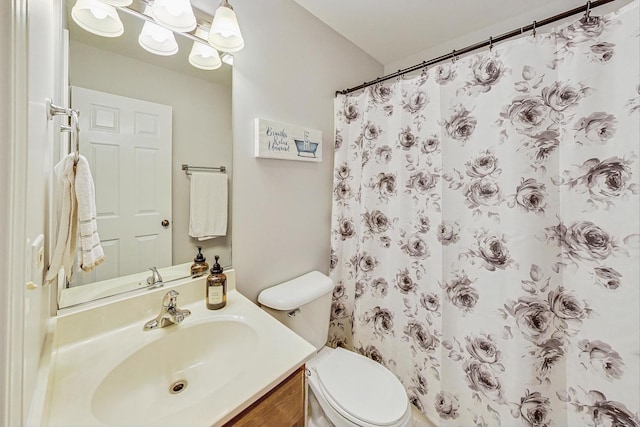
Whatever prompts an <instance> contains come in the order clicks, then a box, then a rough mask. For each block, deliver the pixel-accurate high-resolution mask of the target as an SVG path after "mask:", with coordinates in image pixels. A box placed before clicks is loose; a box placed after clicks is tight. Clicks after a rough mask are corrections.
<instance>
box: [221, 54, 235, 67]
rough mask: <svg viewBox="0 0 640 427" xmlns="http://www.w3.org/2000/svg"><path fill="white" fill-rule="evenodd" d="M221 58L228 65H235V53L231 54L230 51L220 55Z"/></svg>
mask: <svg viewBox="0 0 640 427" xmlns="http://www.w3.org/2000/svg"><path fill="white" fill-rule="evenodd" d="M220 59H221V60H222V62H224V63H225V64H227V65H231V66H232V67H233V55H231V54H230V53H226V52H225V53H223V54H222V55H221V56H220Z"/></svg>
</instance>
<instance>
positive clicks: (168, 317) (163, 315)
mask: <svg viewBox="0 0 640 427" xmlns="http://www.w3.org/2000/svg"><path fill="white" fill-rule="evenodd" d="M178 295H179V294H178V292H176V291H174V290H173V289H172V290H170V291H169V292H167V293H166V294H165V296H164V298H163V299H162V308H161V309H160V314H158V316H157V317H156V318H155V319H151V320H149V321H148V322H147V323H145V324H144V328H143V329H144V330H145V331H149V330H151V329H156V328H164V327H165V326H169V325H173V324H178V323H182V321H183V320H184V319H185V318H186V317H187V316H189V315H191V311H189V310H182V309H180V308H178V306H177V304H176V300H177V299H178Z"/></svg>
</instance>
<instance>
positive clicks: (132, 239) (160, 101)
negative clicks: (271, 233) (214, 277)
mask: <svg viewBox="0 0 640 427" xmlns="http://www.w3.org/2000/svg"><path fill="white" fill-rule="evenodd" d="M75 2H76V0H68V1H67V2H66V3H65V6H66V13H65V16H66V17H65V19H64V22H65V28H66V29H67V30H68V39H69V42H68V54H67V56H68V58H67V59H66V60H62V61H61V62H62V63H63V66H65V67H66V73H63V74H66V76H65V77H64V79H65V82H64V85H65V86H67V85H68V86H69V87H70V91H69V96H70V105H71V106H72V108H77V107H76V106H77V105H82V106H83V107H82V108H79V109H80V123H81V128H80V135H81V138H80V142H81V143H80V153H81V154H83V155H84V156H85V157H87V159H88V160H89V163H90V165H91V168H92V174H93V175H94V180H95V181H96V208H97V217H98V218H113V217H118V216H120V215H122V213H123V212H124V211H126V210H135V211H136V212H142V214H141V215H139V218H137V219H136V220H135V221H133V220H126V221H124V222H121V223H119V224H118V225H116V226H114V227H111V228H117V229H118V230H120V231H121V232H123V233H124V231H123V230H124V229H125V228H127V229H128V228H131V227H132V224H133V222H136V221H142V222H145V227H143V228H146V229H147V231H143V232H139V231H135V230H133V231H132V233H133V234H134V235H132V236H128V237H122V238H121V237H117V238H114V237H113V236H112V235H111V230H109V229H108V228H109V227H108V226H105V227H104V232H103V233H102V232H101V229H100V227H101V225H100V222H99V226H98V232H99V234H100V237H101V240H102V241H103V248H104V251H105V255H106V259H105V261H104V263H103V264H102V265H100V266H98V267H97V268H95V269H94V270H93V271H91V272H89V273H85V272H82V271H78V268H77V266H76V265H74V274H73V277H72V280H71V281H70V282H69V283H66V281H62V282H59V284H58V287H59V292H58V296H59V298H58V307H59V308H65V307H69V306H73V305H77V304H80V303H84V302H87V301H91V300H95V299H98V298H104V297H107V296H111V295H113V294H117V293H121V292H128V291H131V290H137V289H141V288H144V287H145V286H146V285H147V283H146V277H147V276H150V274H149V273H150V271H149V267H152V266H154V267H158V268H159V269H160V271H161V273H162V274H163V279H164V280H165V281H169V280H171V279H177V278H180V277H186V276H188V275H189V268H188V267H189V266H188V263H191V262H193V258H194V256H195V255H196V253H197V252H198V250H197V246H202V253H203V254H204V255H205V256H206V258H207V262H208V263H209V264H210V265H212V263H213V262H214V255H219V256H220V263H221V264H222V265H223V266H225V267H229V266H230V265H231V234H230V232H231V221H230V220H231V213H230V211H228V224H227V233H226V235H225V236H221V237H216V238H214V239H208V240H203V241H199V240H198V239H195V238H192V237H190V236H189V207H190V182H191V177H190V176H189V175H188V174H187V173H186V171H185V170H183V169H182V165H183V164H187V165H189V166H199V167H220V166H224V167H225V168H226V171H225V173H226V175H227V177H228V194H229V198H228V209H230V207H231V195H232V191H231V182H232V179H231V177H232V167H231V166H232V165H231V160H232V157H231V156H232V124H231V77H232V67H231V66H229V65H227V64H225V63H223V64H222V66H221V67H220V68H218V69H216V70H211V71H205V70H201V69H198V68H195V67H193V66H192V65H190V63H189V60H188V57H189V53H190V51H191V48H192V46H193V43H194V42H193V41H192V40H190V39H188V38H186V37H182V36H180V35H179V34H176V41H177V43H178V53H176V54H174V55H171V56H158V55H154V54H151V53H149V52H147V51H146V50H144V49H143V48H142V47H141V46H140V45H139V43H138V35H139V34H140V32H141V30H142V28H143V24H144V21H142V20H140V19H139V18H136V17H133V16H131V15H129V14H127V13H124V12H122V11H120V13H119V16H120V19H121V20H122V22H123V25H124V34H122V35H121V36H119V37H114V38H107V37H100V36H96V35H94V34H92V33H89V32H87V31H85V30H83V29H82V28H80V27H79V26H78V25H77V24H76V23H75V22H74V20H73V19H72V18H71V9H72V7H73V6H74V4H75ZM134 5H135V3H134ZM138 7H139V6H138ZM194 12H195V13H196V17H197V18H198V19H199V21H200V19H205V20H206V19H207V15H206V13H205V12H202V11H199V10H198V9H194ZM209 22H210V17H209ZM65 62H66V64H65ZM86 97H89V98H90V99H89V101H86V99H85V98H86ZM92 97H95V98H92ZM112 97H114V98H112ZM113 99H115V100H116V101H114V102H124V103H125V104H128V103H129V102H131V103H134V107H133V110H135V111H140V110H136V108H137V107H136V106H137V105H139V104H135V103H136V102H141V103H142V105H146V104H145V103H148V105H152V106H155V105H160V106H166V107H170V108H169V110H168V111H169V113H168V114H169V116H168V117H169V118H168V119H161V120H160V121H157V122H154V121H149V120H147V119H148V117H150V116H153V115H154V114H153V113H150V115H148V116H145V113H144V112H143V113H140V114H138V116H139V117H138V116H136V117H138V119H140V117H142V119H141V120H138V121H137V122H136V121H134V124H133V125H132V126H133V133H132V134H131V135H124V130H125V129H124V128H126V127H127V126H128V125H126V123H125V121H124V119H123V120H122V122H121V123H122V124H121V125H120V124H119V123H120V122H119V121H118V120H120V119H122V117H120V116H119V114H121V113H120V112H119V109H118V108H115V107H113V106H112V105H110V102H111V101H112V100H113ZM118 105H120V104H118ZM88 106H89V107H88ZM96 106H97V107H96ZM85 110H86V111H85ZM121 115H122V116H124V113H122V114H121ZM145 117H146V118H147V119H145ZM166 120H170V124H171V126H170V127H169V129H170V130H169V133H170V139H171V141H170V145H171V148H170V150H169V151H168V152H167V156H169V157H170V159H169V160H168V161H167V162H165V166H163V167H162V169H161V170H158V167H157V166H156V160H158V159H156V158H155V157H154V156H156V154H154V155H153V156H151V157H145V156H144V155H139V153H138V154H136V153H135V152H134V153H132V154H131V155H130V156H129V157H131V158H130V159H128V160H127V163H130V165H129V167H125V165H124V164H123V161H122V159H120V160H118V154H117V153H118V148H117V147H116V148H114V145H113V144H112V141H113V140H114V139H117V138H118V137H119V138H121V139H123V140H124V141H125V143H130V142H131V141H132V140H133V141H135V140H136V138H138V136H137V135H138V134H144V133H145V132H146V133H153V132H155V131H157V130H158V128H164V127H166V126H164V125H166ZM96 127H97V128H101V129H99V130H100V131H101V132H93V131H94V130H95V129H96ZM129 127H131V126H129ZM142 137H144V135H143V136H142ZM66 138H68V136H66V135H64V134H61V137H60V153H61V155H62V154H64V153H65V152H68V151H69V149H70V147H69V144H68V140H67V139H66ZM87 138H88V139H87ZM129 160H130V161H129ZM158 164H159V163H158ZM207 173H221V172H219V171H215V170H214V171H211V172H207ZM158 181H163V182H164V185H165V188H167V189H168V190H166V191H164V190H160V191H159V190H158V189H157V188H156V185H159V184H158ZM140 182H144V185H139V184H140ZM121 192H130V193H131V194H129V196H128V197H127V198H126V199H127V200H130V201H132V203H133V204H134V205H135V206H133V207H129V206H125V202H124V201H123V200H124V199H123V198H118V194H119V193H121ZM158 197H165V198H166V199H168V202H169V203H170V206H171V207H170V209H169V212H167V213H166V214H164V215H163V217H162V218H160V217H158V216H157V215H151V214H149V212H151V211H152V210H153V209H150V210H149V209H147V211H145V209H146V207H147V206H149V205H153V203H155V202H157V200H156V198H158ZM52 212H53V210H52ZM145 212H146V213H147V215H145ZM165 220H166V222H164V221H165ZM167 222H168V224H167ZM148 230H151V231H148ZM136 233H137V235H136ZM160 233H164V235H165V236H166V235H168V237H169V239H168V240H169V242H170V243H169V245H170V253H169V255H167V256H166V257H165V258H164V260H163V261H151V260H152V259H154V260H155V259H157V258H154V257H153V256H152V255H155V251H156V250H157V248H158V246H159V243H157V242H156V241H155V240H154V239H155V236H156V235H159V234H160ZM165 240H166V239H165ZM126 251H128V252H126ZM183 264H187V265H186V266H184V265H183ZM179 265H180V266H181V267H178V266H179ZM172 266H173V267H172ZM123 276H126V280H123Z"/></svg>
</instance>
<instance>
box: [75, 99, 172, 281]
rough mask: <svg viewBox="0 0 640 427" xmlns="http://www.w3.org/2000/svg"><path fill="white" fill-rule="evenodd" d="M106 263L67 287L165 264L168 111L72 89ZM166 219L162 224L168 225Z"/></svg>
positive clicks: (168, 249) (168, 216)
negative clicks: (94, 189)
mask: <svg viewBox="0 0 640 427" xmlns="http://www.w3.org/2000/svg"><path fill="white" fill-rule="evenodd" d="M71 105H72V106H73V108H74V109H78V110H79V111H80V152H81V153H82V154H83V155H84V156H85V157H86V158H87V160H88V161H89V165H90V166H91V172H92V174H93V180H94V182H95V186H96V210H97V222H98V234H99V235H100V241H101V242H102V247H103V248H104V253H105V261H104V263H103V264H101V265H100V266H99V267H97V268H95V269H94V270H93V271H92V272H90V273H75V274H74V279H73V283H72V284H71V286H76V285H79V284H84V283H90V282H95V281H98V280H106V279H111V278H114V277H118V276H123V275H127V274H132V273H138V272H141V271H144V270H145V269H147V268H148V267H150V266H156V267H166V266H169V265H171V143H172V108H171V107H170V106H166V105H161V104H155V103H152V102H147V101H141V100H138V99H133V98H127V97H124V96H117V95H112V94H108V93H104V92H98V91H95V90H89V89H84V88H80V87H72V88H71ZM167 222H168V225H167Z"/></svg>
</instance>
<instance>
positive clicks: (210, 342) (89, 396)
mask: <svg viewBox="0 0 640 427" xmlns="http://www.w3.org/2000/svg"><path fill="white" fill-rule="evenodd" d="M226 273H227V275H228V286H229V288H228V289H229V290H228V302H227V306H226V307H224V308H223V309H221V310H207V309H206V307H205V302H204V289H205V284H204V280H205V278H203V277H201V278H197V279H190V278H187V279H184V280H183V281H178V282H177V283H174V284H172V285H171V286H165V287H162V288H159V289H154V290H143V291H140V292H139V293H137V294H136V295H123V296H120V298H118V299H115V300H109V301H103V302H99V301H96V302H94V303H91V304H89V305H87V306H82V307H77V308H74V309H69V310H66V311H62V312H61V313H60V315H59V316H58V317H57V318H56V319H55V325H54V326H53V327H52V332H51V333H50V334H49V337H48V344H47V347H48V349H47V350H48V351H47V354H49V355H50V358H48V360H44V363H43V364H42V366H43V371H42V372H41V376H40V377H41V381H39V390H41V392H40V393H39V395H40V404H39V405H38V406H39V408H40V411H35V412H39V413H38V414H36V413H34V412H32V414H31V421H33V423H32V424H33V425H42V426H49V427H55V426H65V427H70V426H83V427H85V426H86V427H88V426H108V425H129V426H134V425H140V426H143V425H144V426H179V425H191V426H199V425H201V426H203V427H204V426H250V425H256V422H255V420H258V419H259V420H261V423H264V421H265V420H269V422H271V421H273V425H283V426H284V425H287V426H303V425H304V415H305V411H304V409H305V387H306V385H305V371H304V363H305V361H306V360H308V359H309V358H310V357H311V356H312V355H313V354H314V352H315V348H314V347H313V346H312V345H311V344H309V343H307V342H306V341H305V340H303V339H302V338H300V337H299V336H298V335H296V334H295V333H293V332H292V331H290V330H289V329H288V328H286V327H285V326H283V325H282V324H281V323H280V322H278V321H277V320H275V319H274V318H272V317H271V316H269V315H268V314H267V313H265V312H264V311H263V310H261V309H260V308H259V307H258V306H256V305H255V304H254V303H252V302H251V301H249V300H248V299H247V298H245V297H244V296H243V295H241V294H240V293H238V292H237V291H236V290H235V275H234V273H233V270H229V271H228V272H226ZM170 290H174V291H176V292H178V294H179V295H178V296H177V298H176V305H177V306H179V308H180V309H182V310H189V311H190V312H191V314H190V315H188V316H187V317H185V318H184V319H181V321H180V323H179V324H171V325H169V326H165V327H162V328H156V329H153V330H143V325H144V324H145V323H146V322H148V321H149V320H150V319H153V318H154V317H156V316H157V315H158V312H159V311H160V310H161V305H162V301H163V298H164V297H165V295H166V294H167V292H169V291H170ZM45 359H47V358H45ZM265 425H266V424H265ZM269 425H271V424H269Z"/></svg>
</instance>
